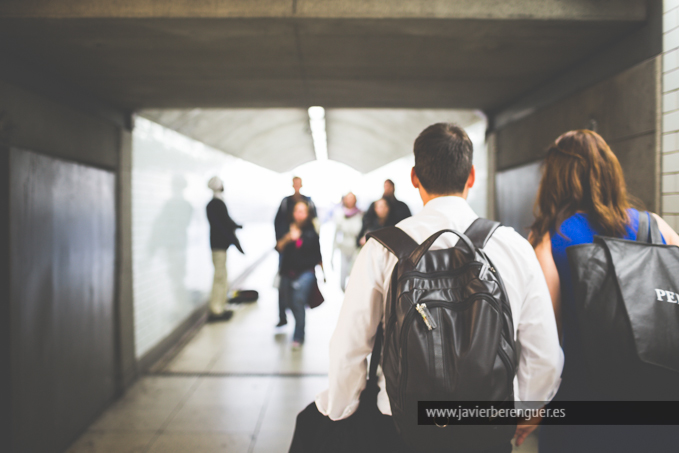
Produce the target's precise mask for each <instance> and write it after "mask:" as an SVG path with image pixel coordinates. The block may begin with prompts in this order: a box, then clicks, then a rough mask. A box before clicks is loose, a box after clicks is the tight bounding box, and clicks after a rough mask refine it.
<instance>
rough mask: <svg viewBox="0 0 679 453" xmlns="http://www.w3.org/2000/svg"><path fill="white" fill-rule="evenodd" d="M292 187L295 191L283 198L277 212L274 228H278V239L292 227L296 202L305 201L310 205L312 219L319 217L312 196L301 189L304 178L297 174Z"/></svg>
mask: <svg viewBox="0 0 679 453" xmlns="http://www.w3.org/2000/svg"><path fill="white" fill-rule="evenodd" d="M292 188H293V189H294V190H295V193H293V194H292V195H290V196H288V197H285V198H283V201H281V205H280V206H279V208H278V212H276V218H275V219H274V228H275V229H276V241H278V240H279V239H280V238H282V237H283V236H284V235H285V234H286V233H287V232H288V231H289V229H290V224H291V223H292V211H293V208H294V206H295V203H297V202H299V201H303V202H305V203H306V204H307V205H308V206H309V216H310V220H312V221H313V220H314V219H315V218H316V217H317V214H316V205H314V202H313V201H311V197H307V196H306V195H302V194H301V193H300V189H301V188H302V178H300V177H299V176H295V177H293V178H292Z"/></svg>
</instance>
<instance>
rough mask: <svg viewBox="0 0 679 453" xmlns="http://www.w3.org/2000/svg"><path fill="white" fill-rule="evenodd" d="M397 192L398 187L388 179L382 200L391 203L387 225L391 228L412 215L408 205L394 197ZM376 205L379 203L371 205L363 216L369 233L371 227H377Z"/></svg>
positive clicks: (365, 228)
mask: <svg viewBox="0 0 679 453" xmlns="http://www.w3.org/2000/svg"><path fill="white" fill-rule="evenodd" d="M395 190H396V187H395V185H394V181H392V180H391V179H387V180H386V181H384V193H383V195H382V199H384V200H386V201H387V202H388V203H389V221H388V222H387V224H388V225H390V226H391V225H396V224H397V223H398V222H400V221H401V220H403V219H406V218H408V217H410V216H411V215H412V213H411V212H410V208H409V207H408V205H407V204H405V203H404V202H402V201H401V200H399V199H397V198H396V196H395V195H394V192H395ZM378 201H379V200H378ZM375 203H377V201H376V202H374V203H372V204H371V205H370V207H369V208H368V210H367V211H366V212H365V215H364V216H363V230H365V231H366V232H368V228H369V225H375V222H377V220H376V214H375ZM362 237H363V236H359V240H360V238H362Z"/></svg>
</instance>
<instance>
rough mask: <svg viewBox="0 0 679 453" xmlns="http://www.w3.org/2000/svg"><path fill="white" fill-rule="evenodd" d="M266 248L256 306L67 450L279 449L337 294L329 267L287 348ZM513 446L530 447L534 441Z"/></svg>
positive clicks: (189, 348) (310, 376)
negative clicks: (300, 342) (314, 304)
mask: <svg viewBox="0 0 679 453" xmlns="http://www.w3.org/2000/svg"><path fill="white" fill-rule="evenodd" d="M277 262H278V258H277V255H275V254H272V255H270V257H269V258H268V259H267V260H266V261H264V262H263V264H262V265H261V266H260V267H259V268H258V269H257V270H256V271H255V272H254V273H253V274H252V275H251V276H250V277H249V279H248V281H247V284H246V286H247V287H250V288H256V289H257V290H259V292H260V300H259V301H258V302H257V303H256V304H250V305H245V306H239V307H238V309H237V311H236V313H235V315H234V317H233V318H232V319H231V320H230V321H228V322H224V323H216V324H206V325H205V326H204V327H203V328H202V329H201V330H200V331H199V332H198V333H197V334H196V335H195V336H194V337H193V338H192V339H191V341H190V342H189V343H188V344H187V345H186V346H185V347H184V348H183V349H182V350H181V351H180V352H179V353H178V354H176V355H175V356H174V357H173V358H171V360H168V361H166V362H162V363H163V364H161V366H157V367H156V369H155V370H154V373H153V374H150V375H147V376H144V377H143V378H141V379H140V380H139V381H138V382H137V383H136V384H135V385H134V386H133V387H132V388H131V389H130V390H129V391H128V392H127V393H126V394H125V396H124V397H123V398H122V399H120V400H119V401H117V402H116V403H115V404H114V405H113V406H112V407H111V408H110V409H109V410H108V411H106V412H105V413H104V414H103V415H102V416H101V417H100V418H99V419H98V420H96V421H95V422H94V423H93V424H92V425H91V426H90V428H89V429H88V430H87V431H86V432H85V433H84V434H83V435H82V436H81V438H80V439H78V440H77V441H76V442H75V443H74V444H73V445H72V447H71V448H70V449H69V450H68V453H81V452H97V453H132V452H134V453H142V452H143V453H147V452H148V453H174V452H191V453H193V452H197V453H199V452H206V453H207V452H232V453H241V452H243V453H245V452H248V453H252V452H254V453H265V452H266V453H269V452H271V453H281V452H287V451H288V448H289V445H290V440H291V438H292V433H293V430H294V426H295V417H296V415H297V413H298V412H299V411H300V410H302V409H303V408H304V407H305V406H306V405H308V404H309V403H311V402H312V401H313V399H314V396H315V395H316V394H317V393H318V392H319V391H321V390H323V389H324V388H326V386H327V370H328V354H327V349H328V341H329V339H330V335H331V334H332V331H333V329H334V326H335V322H336V319H337V314H338V311H339V307H340V305H341V302H342V293H341V291H340V290H339V289H338V287H339V285H338V284H337V281H336V277H335V276H334V274H332V273H330V272H329V275H328V277H329V278H328V284H327V285H325V287H324V288H323V287H322V290H323V293H324V295H325V297H326V302H325V303H324V304H323V305H322V306H320V307H319V308H317V309H314V310H310V311H307V333H306V343H305V345H304V347H303V349H302V350H300V351H292V350H291V349H290V341H291V339H290V337H291V333H292V328H293V324H294V321H293V318H292V316H289V320H290V324H288V325H287V326H285V327H284V328H283V329H279V330H276V329H274V327H273V326H274V325H275V324H276V322H277V316H278V315H277V301H278V298H277V297H278V295H277V291H276V289H274V288H273V287H272V282H273V275H274V274H275V269H276V266H277ZM515 451H521V452H536V451H537V448H536V446H535V440H534V438H533V437H530V438H529V439H528V441H527V442H526V444H525V445H524V446H523V447H522V448H520V449H515Z"/></svg>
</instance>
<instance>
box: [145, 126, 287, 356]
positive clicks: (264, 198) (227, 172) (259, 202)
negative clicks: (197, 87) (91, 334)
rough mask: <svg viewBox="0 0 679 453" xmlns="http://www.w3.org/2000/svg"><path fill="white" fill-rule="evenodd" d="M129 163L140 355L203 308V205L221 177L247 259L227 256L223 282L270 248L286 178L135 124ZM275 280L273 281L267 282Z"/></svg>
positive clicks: (206, 281)
mask: <svg viewBox="0 0 679 453" xmlns="http://www.w3.org/2000/svg"><path fill="white" fill-rule="evenodd" d="M132 153H133V157H132V247H133V287H134V289H133V292H134V315H135V342H136V345H135V349H136V354H137V357H141V356H143V355H144V354H145V353H146V352H148V351H149V350H150V349H151V348H152V347H154V346H155V345H156V344H158V342H159V341H161V340H162V339H163V338H165V337H166V336H167V335H168V334H170V333H171V332H172V331H173V330H174V329H175V328H176V327H177V326H178V325H179V324H180V323H181V322H182V321H184V320H185V319H186V318H187V317H188V316H189V315H190V314H191V313H192V312H193V311H194V310H195V309H196V308H197V307H199V306H200V305H201V304H204V303H205V302H207V297H208V293H209V291H210V288H211V285H212V275H213V267H212V261H211V252H210V243H209V225H208V222H207V218H206V215H205V206H206V204H207V203H208V202H209V201H210V199H211V198H212V192H211V191H210V190H209V189H208V188H207V181H208V180H209V179H210V178H211V177H212V176H214V175H219V176H220V177H221V178H222V179H223V180H224V181H225V186H226V204H227V207H228V209H229V214H230V215H231V217H233V218H234V220H236V221H237V222H238V223H241V224H243V225H244V229H243V230H240V231H239V232H238V234H239V236H240V239H241V242H242V245H243V248H244V249H245V252H246V255H241V254H240V253H238V251H236V249H235V248H233V247H232V248H230V249H229V253H228V270H229V279H230V280H233V279H234V278H235V277H237V276H238V275H239V274H240V273H241V272H242V271H243V270H244V269H245V268H246V267H247V266H248V265H249V264H250V263H252V262H254V261H255V260H257V259H258V258H259V257H260V256H262V254H263V253H265V252H266V251H267V250H271V249H273V245H274V233H273V225H272V219H273V218H274V215H275V212H276V209H277V207H278V203H279V202H280V199H281V197H282V196H283V195H285V194H287V192H288V191H289V186H290V181H289V180H288V178H287V177H284V176H283V175H279V174H277V173H274V172H272V171H269V170H266V169H264V168H262V167H259V166H257V165H254V164H251V163H248V162H245V161H243V160H240V159H237V158H235V157H232V156H229V155H227V154H225V153H223V152H220V151H217V150H214V149H212V148H209V147H207V146H205V145H203V144H201V143H199V142H196V141H193V140H191V139H189V138H187V137H185V136H183V135H180V134H178V133H176V132H174V131H171V130H169V129H166V128H164V127H162V126H160V125H158V124H155V123H152V122H150V121H148V120H145V119H144V118H138V119H137V121H136V124H135V131H134V136H133V151H132ZM272 281H273V276H272Z"/></svg>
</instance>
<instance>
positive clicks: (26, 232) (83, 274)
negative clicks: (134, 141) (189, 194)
mask: <svg viewBox="0 0 679 453" xmlns="http://www.w3.org/2000/svg"><path fill="white" fill-rule="evenodd" d="M0 63H1V64H0V66H1V67H2V70H1V71H0V79H2V80H0V154H2V160H3V165H2V168H3V172H6V174H5V175H4V177H3V178H2V181H3V185H2V191H1V193H0V196H1V198H2V200H1V203H0V205H2V209H3V216H2V222H3V226H5V227H6V228H3V229H2V231H7V232H11V233H10V234H8V235H5V236H3V240H2V249H3V251H4V252H6V253H2V256H3V258H4V264H6V266H3V269H8V268H9V269H10V270H11V271H10V272H6V273H3V275H2V294H3V296H5V297H2V299H1V300H2V303H1V304H0V305H1V306H2V316H0V318H1V319H2V321H0V322H2V326H0V327H1V328H0V330H1V331H2V332H3V336H2V338H1V339H0V354H1V355H2V358H3V359H5V360H3V363H5V364H7V363H11V367H7V366H5V367H2V368H3V372H2V375H1V377H2V379H1V380H0V384H1V387H0V392H1V393H2V397H1V400H2V403H3V404H1V405H0V411H2V415H4V417H3V420H10V422H9V423H7V424H4V423H3V432H2V439H3V443H4V442H7V443H6V445H7V448H6V449H4V450H3V451H10V452H11V451H16V452H18V451H45V452H49V451H60V450H61V449H63V448H65V447H66V446H67V445H68V443H69V442H70V441H72V440H73V438H75V437H76V436H77V435H78V434H79V433H80V431H82V430H83V429H85V428H86V426H87V425H88V424H89V423H90V422H91V421H92V420H93V418H94V417H95V416H96V415H97V414H98V413H99V412H100V411H102V410H103V409H104V408H105V406H106V405H107V404H108V403H109V402H110V401H112V400H113V398H114V397H115V395H116V394H117V393H118V392H120V391H122V389H123V386H124V382H123V380H122V374H121V373H120V372H119V370H122V369H124V368H127V369H131V370H134V368H135V364H134V363H128V364H127V366H123V363H122V361H123V360H124V357H128V360H129V354H125V353H124V351H123V349H124V347H125V342H124V341H121V340H120V336H121V335H125V334H126V333H125V329H124V326H125V325H128V326H129V325H130V323H131V322H132V318H131V317H128V318H125V317H124V316H122V315H121V312H120V310H119V307H120V305H121V304H120V303H119V301H120V296H121V292H120V291H119V290H118V288H117V287H118V282H119V281H121V280H122V279H120V278H119V275H118V274H119V272H118V270H119V269H121V268H122V266H121V263H122V261H123V259H122V256H121V254H120V253H119V249H118V250H116V236H117V235H120V232H121V229H120V228H119V226H118V225H117V224H116V219H117V218H120V217H119V216H118V215H117V212H118V210H119V209H120V206H119V203H118V202H117V194H116V180H117V171H118V168H119V166H120V163H119V159H120V153H119V151H120V149H121V148H122V145H123V143H124V138H125V134H126V129H125V125H124V124H123V123H124V122H123V121H121V119H123V118H124V116H125V115H124V114H123V113H122V112H115V115H113V117H111V116H109V115H108V114H109V113H111V110H109V109H107V108H103V109H101V110H97V104H96V101H92V100H90V99H89V98H87V97H86V96H84V95H82V93H78V92H77V90H76V91H74V90H73V88H72V87H69V86H66V85H63V84H61V83H60V82H58V81H57V80H55V79H47V78H44V77H43V76H42V75H40V73H39V72H31V71H30V70H26V69H25V68H20V67H18V66H16V65H15V64H14V63H13V62H7V61H4V60H3V61H2V62H0ZM7 79H10V80H12V82H11V83H10V82H7ZM114 117H115V118H114ZM127 133H128V134H129V132H127ZM10 278H11V280H10ZM128 302H130V303H131V301H128ZM121 326H122V327H123V328H121ZM127 343H128V344H130V343H133V338H132V341H127ZM132 374H134V371H132ZM128 382H129V381H128ZM36 433H37V434H36ZM4 446H5V445H3V447H4Z"/></svg>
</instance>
